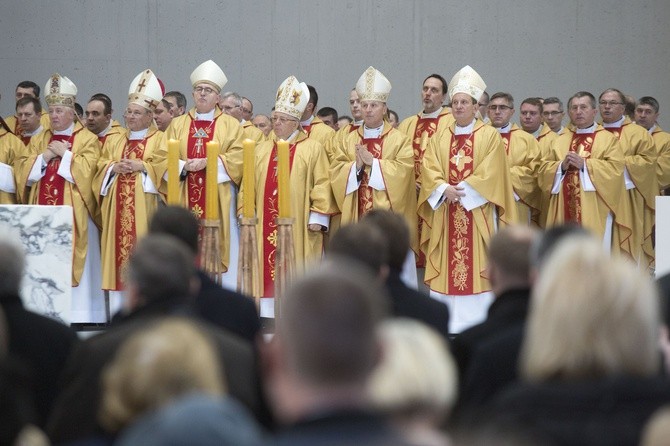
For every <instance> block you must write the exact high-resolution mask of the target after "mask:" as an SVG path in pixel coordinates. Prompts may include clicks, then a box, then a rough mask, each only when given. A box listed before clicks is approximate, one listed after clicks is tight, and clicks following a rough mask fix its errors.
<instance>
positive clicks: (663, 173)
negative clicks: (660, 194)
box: [651, 124, 670, 189]
mask: <svg viewBox="0 0 670 446" xmlns="http://www.w3.org/2000/svg"><path fill="white" fill-rule="evenodd" d="M651 137H652V138H653V139H654V145H655V146H656V153H657V154H658V158H657V160H658V161H657V164H656V175H658V183H659V187H660V188H661V189H665V188H667V187H670V133H668V132H666V131H664V130H663V129H662V128H661V127H659V126H658V124H656V125H655V126H654V128H653V130H652V131H651Z"/></svg>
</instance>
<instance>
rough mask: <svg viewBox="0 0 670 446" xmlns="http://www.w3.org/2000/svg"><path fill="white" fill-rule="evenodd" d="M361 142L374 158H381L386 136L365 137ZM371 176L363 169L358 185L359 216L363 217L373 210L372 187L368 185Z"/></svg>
mask: <svg viewBox="0 0 670 446" xmlns="http://www.w3.org/2000/svg"><path fill="white" fill-rule="evenodd" d="M361 144H363V145H365V146H366V147H367V148H368V151H369V152H370V153H371V154H372V156H373V157H374V158H377V159H379V158H381V156H382V146H383V145H384V137H383V136H382V137H381V138H368V139H365V138H363V139H362V140H361ZM369 182H370V176H369V175H368V173H367V172H366V171H365V169H363V175H362V178H361V184H360V185H359V186H358V218H359V219H361V218H362V217H363V216H364V215H365V214H367V213H368V212H370V211H371V210H372V201H373V200H372V188H371V187H370V186H368V183H369Z"/></svg>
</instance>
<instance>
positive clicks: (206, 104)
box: [193, 82, 219, 113]
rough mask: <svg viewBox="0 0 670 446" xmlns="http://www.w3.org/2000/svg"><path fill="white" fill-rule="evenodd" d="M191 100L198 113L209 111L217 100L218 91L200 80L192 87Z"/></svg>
mask: <svg viewBox="0 0 670 446" xmlns="http://www.w3.org/2000/svg"><path fill="white" fill-rule="evenodd" d="M193 101H195V109H196V111H197V112H198V113H209V112H211V111H212V110H214V107H216V103H217V102H218V101H219V92H218V91H217V90H216V89H215V88H214V87H213V86H212V85H210V84H208V83H205V82H201V83H199V84H196V86H195V87H193Z"/></svg>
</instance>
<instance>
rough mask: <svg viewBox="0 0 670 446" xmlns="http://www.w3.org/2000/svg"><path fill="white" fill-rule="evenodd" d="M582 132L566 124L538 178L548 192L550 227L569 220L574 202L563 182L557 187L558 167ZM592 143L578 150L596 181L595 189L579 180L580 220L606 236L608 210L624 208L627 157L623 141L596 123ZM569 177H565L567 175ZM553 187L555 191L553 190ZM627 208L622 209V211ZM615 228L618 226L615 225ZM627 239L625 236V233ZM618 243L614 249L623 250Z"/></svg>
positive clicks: (546, 193) (548, 219) (625, 232)
mask: <svg viewBox="0 0 670 446" xmlns="http://www.w3.org/2000/svg"><path fill="white" fill-rule="evenodd" d="M578 136H579V135H578V134H577V133H575V131H574V128H567V127H566V128H565V130H564V132H563V133H562V134H561V135H559V137H558V139H556V141H555V142H554V144H552V146H551V152H550V153H549V155H548V157H547V158H546V159H545V160H544V162H543V164H542V167H541V168H540V174H539V175H538V181H539V184H540V189H541V190H542V192H543V193H544V194H545V195H547V196H548V199H547V202H548V207H547V218H546V227H547V228H550V227H552V226H557V225H561V224H564V223H566V222H568V220H567V219H566V215H567V214H566V212H568V211H569V210H570V209H569V206H570V203H569V202H568V200H567V198H566V190H565V188H564V187H563V184H562V183H563V181H562V182H561V185H559V186H558V187H557V190H556V189H554V182H555V180H556V174H557V171H558V172H559V173H560V169H561V167H560V165H561V162H562V161H563V160H564V159H565V157H566V155H567V153H568V151H569V150H570V148H571V145H572V144H573V139H574V141H577V137H578ZM589 144H590V145H591V150H590V153H585V152H584V151H583V150H581V149H579V150H576V151H577V153H580V154H581V156H582V157H584V158H585V164H584V166H585V168H586V169H587V170H588V175H589V178H590V180H591V182H592V183H593V186H594V188H593V189H594V190H585V185H584V184H582V181H581V180H580V181H579V187H578V189H577V190H576V192H575V194H576V196H575V198H577V199H578V202H579V213H580V215H581V221H580V222H577V223H578V224H581V226H584V227H585V228H587V229H589V230H591V231H593V233H594V234H595V235H596V236H597V237H599V238H603V237H604V235H605V230H606V223H607V218H608V214H609V213H610V212H612V214H613V215H614V216H616V215H617V212H618V211H619V209H620V202H621V196H622V195H623V193H624V187H623V180H622V178H623V166H624V157H623V152H622V151H621V146H619V142H618V141H617V139H616V138H615V137H614V135H612V134H611V133H610V132H608V131H607V130H605V129H604V128H602V126H600V125H598V126H597V127H595V130H594V133H593V136H592V137H591V140H590V142H589ZM564 179H565V178H564ZM552 189H554V192H556V193H552ZM623 212H625V210H622V212H621V213H623ZM615 226H620V228H619V230H620V231H622V234H623V235H624V236H625V235H626V234H628V236H630V228H626V227H625V226H624V227H621V224H617V225H615ZM613 230H614V228H613ZM623 238H624V239H625V237H623ZM619 251H620V248H619V246H618V245H617V244H614V243H613V244H612V252H619Z"/></svg>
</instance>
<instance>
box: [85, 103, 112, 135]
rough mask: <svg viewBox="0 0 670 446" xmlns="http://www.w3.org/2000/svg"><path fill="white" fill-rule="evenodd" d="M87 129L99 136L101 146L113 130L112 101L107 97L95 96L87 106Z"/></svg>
mask: <svg viewBox="0 0 670 446" xmlns="http://www.w3.org/2000/svg"><path fill="white" fill-rule="evenodd" d="M86 128H87V129H89V130H90V131H91V132H92V133H95V134H96V135H97V136H98V140H99V141H100V144H102V145H104V144H105V138H106V137H107V134H108V133H109V131H110V130H111V129H112V101H111V99H109V98H108V97H107V95H94V96H92V97H91V99H89V101H88V104H86Z"/></svg>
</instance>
